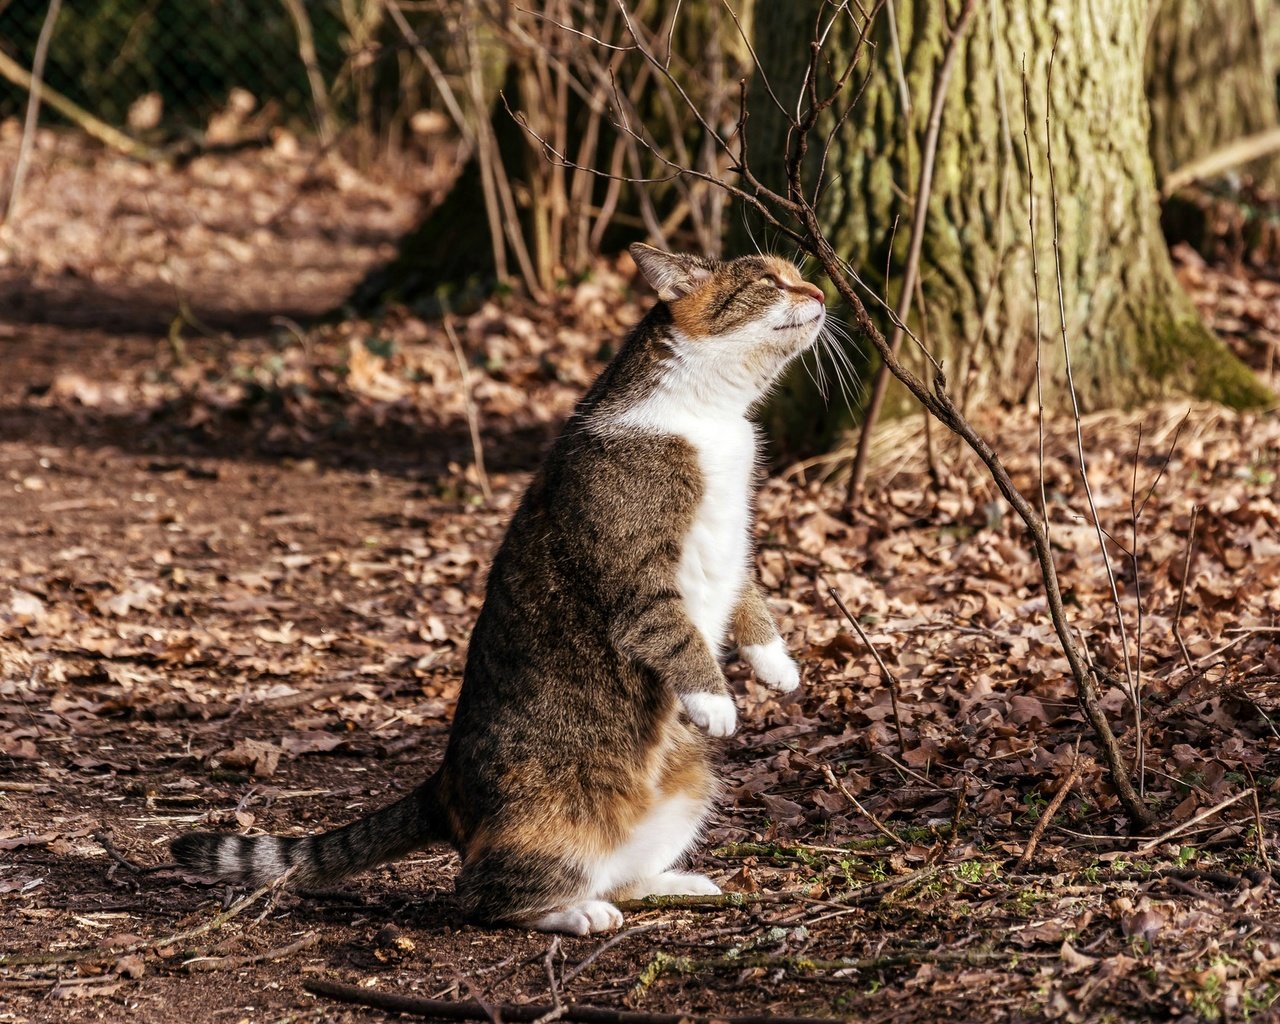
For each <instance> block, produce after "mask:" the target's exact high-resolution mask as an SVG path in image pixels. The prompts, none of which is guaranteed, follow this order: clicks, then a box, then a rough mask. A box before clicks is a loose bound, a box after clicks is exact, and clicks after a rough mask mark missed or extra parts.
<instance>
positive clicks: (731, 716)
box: [680, 693, 738, 736]
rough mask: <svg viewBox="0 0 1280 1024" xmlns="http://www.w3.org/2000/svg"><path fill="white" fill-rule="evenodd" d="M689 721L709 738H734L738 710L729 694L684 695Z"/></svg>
mask: <svg viewBox="0 0 1280 1024" xmlns="http://www.w3.org/2000/svg"><path fill="white" fill-rule="evenodd" d="M680 703H681V704H683V705H684V710H685V714H687V715H688V716H689V721H691V722H692V723H693V724H694V725H696V726H697V727H698V728H699V729H702V730H704V731H705V732H706V733H707V735H709V736H732V735H733V731H734V730H735V729H736V728H737V727H738V709H737V707H735V706H734V703H733V698H732V697H730V696H729V695H728V694H727V693H682V694H680Z"/></svg>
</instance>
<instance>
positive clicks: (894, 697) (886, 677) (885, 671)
mask: <svg viewBox="0 0 1280 1024" xmlns="http://www.w3.org/2000/svg"><path fill="white" fill-rule="evenodd" d="M827 593H828V594H830V595H831V600H833V601H835V603H836V607H837V608H839V609H840V611H841V613H842V614H843V615H844V617H845V618H846V619H848V620H849V625H851V626H852V627H853V628H854V630H855V631H856V632H857V634H858V637H859V638H860V639H861V640H862V642H863V644H864V645H865V646H866V648H867V650H869V651H870V652H871V656H872V657H873V658H875V659H876V664H877V665H879V666H880V674H881V679H882V680H883V681H884V682H886V683H888V685H889V703H890V706H891V707H892V709H893V728H894V731H896V732H897V734H898V756H899V757H902V756H904V755H905V753H906V750H907V746H906V742H905V741H904V740H903V738H902V719H901V718H900V717H899V716H898V677H897V676H895V675H894V674H893V673H892V672H890V671H889V666H888V665H886V664H885V663H884V659H883V658H881V657H880V652H879V651H877V650H876V647H875V644H873V643H872V642H871V638H870V637H868V636H867V634H866V632H864V631H863V628H862V625H861V623H859V622H858V620H857V619H855V618H854V617H853V616H852V615H851V614H850V613H849V609H848V608H846V607H845V606H844V601H842V600H841V599H840V594H839V593H838V592H837V590H836V588H835V587H827Z"/></svg>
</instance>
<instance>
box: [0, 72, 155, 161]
mask: <svg viewBox="0 0 1280 1024" xmlns="http://www.w3.org/2000/svg"><path fill="white" fill-rule="evenodd" d="M0 77H3V78H7V79H8V80H9V81H10V82H12V83H13V84H14V85H16V86H18V88H20V89H28V90H29V89H30V88H31V85H32V79H31V74H30V72H28V71H27V69H26V68H24V67H23V66H22V65H21V64H19V63H18V62H17V61H15V60H14V59H13V58H12V57H10V56H9V55H8V54H6V53H5V52H4V51H3V50H0ZM40 99H41V102H43V103H47V104H48V105H49V106H51V107H52V108H53V109H54V110H56V111H57V112H58V113H59V114H61V115H62V116H63V117H65V118H66V119H67V120H68V121H70V122H71V123H72V124H74V125H76V126H77V127H78V128H80V129H81V130H82V131H84V132H85V134H86V135H91V136H93V137H94V138H95V139H97V140H98V141H99V142H101V143H103V144H104V145H107V146H110V147H111V148H112V149H115V150H119V151H120V152H121V153H124V154H125V155H126V156H131V157H135V158H136V159H138V160H154V159H155V158H156V153H155V151H154V150H153V149H151V148H150V147H149V146H145V145H143V144H142V143H141V142H138V141H136V140H135V139H131V138H129V136H128V135H126V134H125V133H124V132H121V131H117V130H116V129H115V128H112V127H111V125H109V124H107V123H106V122H105V121H99V120H98V119H97V118H96V117H94V116H93V115H92V114H90V113H89V112H88V111H87V110H85V109H84V108H83V107H81V106H78V105H77V104H75V103H73V102H72V101H71V100H69V99H67V97H65V96H63V95H62V93H60V92H58V91H57V90H55V89H51V88H49V86H48V85H46V84H44V83H41V85H40Z"/></svg>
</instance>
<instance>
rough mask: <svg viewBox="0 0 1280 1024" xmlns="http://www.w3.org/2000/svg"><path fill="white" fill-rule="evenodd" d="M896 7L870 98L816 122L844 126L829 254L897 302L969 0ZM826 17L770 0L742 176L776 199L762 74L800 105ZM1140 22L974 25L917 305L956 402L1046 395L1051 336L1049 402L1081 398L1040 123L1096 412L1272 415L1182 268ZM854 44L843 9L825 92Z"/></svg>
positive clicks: (777, 170)
mask: <svg viewBox="0 0 1280 1024" xmlns="http://www.w3.org/2000/svg"><path fill="white" fill-rule="evenodd" d="M890 2H891V3H892V4H893V10H892V12H889V11H882V12H881V14H880V16H879V17H878V18H877V19H876V22H875V24H874V25H873V27H872V29H871V32H870V37H869V41H870V43H871V44H873V45H870V46H867V47H864V48H863V51H862V53H861V55H860V57H859V62H860V63H859V66H858V68H857V69H856V70H855V72H854V74H853V76H852V78H851V80H850V83H849V85H848V86H847V87H846V90H845V92H846V94H854V93H857V91H858V90H861V96H860V98H859V100H858V102H857V104H856V105H855V106H854V108H853V110H852V112H851V113H850V114H849V116H848V117H847V118H846V119H844V120H843V121H842V122H840V123H839V125H838V126H836V118H837V116H838V114H839V113H840V112H842V111H843V108H844V106H845V103H838V104H836V106H835V108H834V109H833V111H832V112H831V113H829V114H828V115H826V116H825V125H824V124H823V122H821V121H820V123H819V127H820V128H823V127H825V128H826V129H827V130H831V129H832V128H833V126H834V136H833V139H832V145H831V150H830V153H829V158H828V161H827V168H826V173H825V175H824V178H823V180H822V181H821V183H820V185H821V198H820V202H819V212H820V215H821V217H822V219H823V221H824V224H823V226H824V228H825V229H827V230H828V231H829V236H830V237H831V239H832V240H833V242H834V244H835V246H836V250H837V251H838V252H839V253H840V254H841V255H842V256H843V257H844V258H845V259H847V260H848V262H849V263H850V264H851V265H852V266H853V267H854V268H855V269H856V270H857V271H858V273H859V275H860V276H861V277H862V278H863V280H864V281H865V282H866V283H867V284H868V286H869V287H870V289H871V291H872V292H873V293H875V294H876V295H877V296H880V297H881V298H882V299H883V300H884V301H885V302H886V303H887V304H888V305H890V306H893V307H894V308H897V306H898V305H899V298H900V297H899V296H898V295H896V294H894V293H893V291H892V290H891V289H889V288H888V285H889V284H890V283H893V282H896V281H897V280H899V279H900V276H901V269H902V262H903V260H904V258H905V252H906V247H907V234H908V231H907V228H906V225H908V224H909V223H910V220H911V212H912V200H913V198H914V197H913V196H911V194H910V193H911V191H912V189H913V188H914V183H915V181H916V179H917V177H918V173H919V162H920V143H921V139H922V138H923V137H924V134H925V128H926V121H927V118H928V115H929V108H930V105H931V101H932V93H933V88H934V82H935V81H936V78H937V72H938V68H939V65H940V64H941V62H942V59H943V55H944V52H945V49H946V44H947V39H948V35H949V25H950V24H951V23H952V22H953V21H954V19H955V17H956V16H957V13H958V11H959V10H960V7H961V3H960V0H947V2H946V3H938V2H936V0H890ZM832 10H833V6H832V5H828V4H824V3H822V2H821V0H796V2H792V3H786V4H781V3H779V4H763V5H761V8H760V11H759V13H758V15H757V19H758V20H757V33H756V41H757V45H756V50H757V54H758V56H759V59H760V73H758V75H757V78H756V80H755V82H754V84H753V87H752V91H751V111H752V116H751V120H750V122H749V129H748V139H749V147H750V148H749V152H748V162H749V163H750V165H751V167H752V169H753V170H754V171H755V173H756V174H757V176H758V177H759V178H760V180H761V181H762V182H763V183H764V184H765V185H768V186H771V187H774V188H783V187H784V186H785V182H784V180H783V178H784V173H783V162H784V155H785V154H784V151H783V143H782V140H783V138H784V135H785V131H786V126H785V121H784V118H783V115H782V114H781V113H780V112H779V111H778V109H777V106H776V104H774V103H773V101H772V99H771V98H770V96H769V92H768V88H767V87H766V82H765V78H766V77H767V79H768V83H769V84H771V85H772V89H773V92H774V94H776V95H777V96H778V97H779V99H781V100H782V101H783V103H787V102H790V103H791V104H794V102H795V97H796V95H797V92H798V89H799V84H800V82H801V80H802V77H803V74H804V69H805V65H806V62H807V59H808V52H809V50H808V40H809V39H811V38H812V37H813V28H814V23H815V20H816V19H818V18H819V17H822V18H823V24H825V23H826V19H829V18H830V17H831V15H830V12H831V11H832ZM824 12H825V13H824ZM1146 14H1147V3H1146V0H1078V2H1075V3H1071V4H1062V5H1045V4H1031V5H1028V4H1023V3H1021V2H1019V0H990V2H985V0H984V2H982V3H981V5H980V6H979V8H978V12H977V15H976V17H975V18H974V20H973V22H972V24H971V25H970V26H969V29H968V32H967V34H966V36H965V38H964V40H963V41H962V43H961V47H962V49H961V52H960V59H959V64H958V66H957V67H956V69H955V73H954V75H953V76H952V80H951V85H950V89H949V94H948V96H947V101H946V105H945V108H944V113H943V122H942V129H941V134H940V137H939V141H938V150H937V160H936V166H935V172H934V184H933V188H932V192H931V195H930V197H929V218H928V223H927V230H926V235H925V239H924V249H923V260H922V265H921V277H920V280H921V289H922V298H923V302H917V303H916V305H915V312H914V314H913V316H912V324H911V326H912V329H913V330H914V331H915V333H916V334H917V336H919V337H921V338H922V339H923V340H925V341H926V342H927V344H928V346H929V347H930V349H931V350H932V351H933V353H934V355H935V356H936V357H937V358H938V359H939V360H940V361H942V362H943V364H944V366H945V367H946V369H947V371H948V376H949V377H950V379H951V381H952V382H953V389H954V394H955V396H956V399H957V401H958V402H963V403H964V404H966V405H969V406H972V405H973V404H974V403H975V402H977V401H986V400H992V399H994V400H998V401H1003V402H1011V403H1019V402H1025V401H1027V400H1028V399H1030V398H1032V397H1033V396H1034V394H1035V388H1036V383H1035V382H1036V374H1035V364H1036V353H1037V343H1039V345H1040V351H1041V356H1042V359H1043V363H1044V377H1045V381H1046V387H1045V393H1046V404H1049V403H1053V404H1055V405H1058V406H1065V405H1066V404H1067V403H1068V401H1069V397H1068V395H1067V393H1066V390H1065V387H1063V386H1061V385H1062V382H1063V381H1064V372H1063V357H1062V344H1061V335H1060V331H1059V324H1058V316H1057V293H1056V288H1055V285H1054V259H1053V253H1054V249H1053V244H1054V236H1053V230H1052V209H1051V206H1050V202H1049V174H1048V171H1049V162H1048V155H1047V154H1048V149H1047V147H1046V126H1045V120H1046V115H1048V118H1049V128H1048V131H1049V132H1050V134H1051V138H1052V153H1053V159H1054V165H1055V173H1056V179H1057V204H1058V222H1059V231H1058V237H1057V244H1058V248H1059V252H1060V257H1061V270H1062V285H1063V303H1064V307H1065V318H1066V333H1067V336H1068V338H1069V341H1070V345H1071V351H1072V361H1073V367H1074V372H1075V383H1076V388H1077V391H1078V394H1079V397H1080V400H1081V404H1082V407H1083V408H1085V409H1097V408H1102V407H1109V406H1128V405H1132V404H1134V403H1137V402H1140V401H1143V400H1146V399H1150V398H1155V397H1157V396H1159V395H1162V394H1165V393H1168V392H1175V391H1176V392H1183V393H1188V394H1193V395H1197V396H1199V397H1204V398H1210V399H1215V400H1218V401H1221V402H1225V403H1227V404H1230V405H1237V406H1251V405H1259V404H1265V403H1267V402H1269V401H1274V398H1275V396H1274V395H1273V394H1272V393H1271V392H1270V391H1269V389H1267V388H1265V387H1264V386H1263V385H1262V384H1261V383H1260V382H1259V381H1258V380H1257V379H1256V378H1255V377H1254V376H1253V374H1252V373H1250V372H1249V370H1248V369H1247V368H1245V367H1244V366H1243V365H1242V364H1241V363H1239V362H1238V361H1237V360H1236V359H1235V358H1234V357H1233V356H1232V355H1231V354H1230V353H1229V352H1228V351H1227V350H1226V349H1225V348H1224V347H1223V346H1222V345H1221V343H1220V342H1219V341H1218V340H1217V339H1216V338H1215V337H1214V336H1213V335H1212V334H1211V333H1210V332H1209V331H1208V329H1207V328H1206V327H1205V326H1204V325H1203V324H1202V323H1201V321H1200V319H1199V317H1198V316H1197V314H1196V312H1195V310H1194V308H1193V307H1192V305H1191V303H1190V301H1189V299H1188V298H1187V297H1186V296H1185V295H1184V294H1183V293H1182V291H1181V290H1180V289H1179V286H1178V284H1177V282H1176V280H1175V279H1174V276H1173V271H1172V267H1171V264H1170V261H1169V256H1168V251H1167V249H1166V247H1165V244H1164V241H1163V239H1162V237H1161V235H1160V230H1159V223H1158V207H1157V203H1156V190H1155V180H1154V176H1153V172H1152V165H1151V159H1150V157H1149V155H1148V153H1147V137H1148V114H1147V107H1146V101H1145V98H1144V94H1143V59H1142V58H1143V52H1144V42H1145V30H1146ZM890 15H892V16H890ZM856 40H857V25H856V24H855V21H854V19H853V18H852V17H843V16H841V17H837V18H836V19H835V22H834V24H833V26H832V28H831V30H830V33H829V34H828V37H827V42H826V45H825V47H824V50H823V53H822V59H821V62H820V66H819V80H820V85H819V95H821V94H822V93H823V92H824V91H825V90H826V88H827V87H829V84H830V82H831V81H832V79H833V77H834V76H838V75H839V74H840V73H841V71H842V70H843V69H844V66H845V63H846V62H847V60H848V58H849V55H850V54H851V53H852V52H853V49H854V46H855V43H856ZM1055 46H1056V50H1055ZM899 54H900V58H899ZM1051 54H1053V75H1052V82H1051V84H1050V85H1047V84H1046V83H1047V74H1048V70H1049V64H1050V57H1051ZM1024 56H1025V61H1026V78H1027V91H1028V101H1029V108H1030V109H1029V115H1028V123H1027V128H1028V143H1027V144H1025V145H1024V140H1023V127H1024V124H1023V99H1022V78H1021V75H1022V71H1021V64H1022V61H1023V59H1024ZM864 82H865V86H864V84H863V83H864ZM821 134H822V135H823V136H825V134H826V132H825V131H824V132H822V133H821ZM1028 148H1029V155H1030V166H1029V167H1028V158H1027V151H1028ZM1028 171H1030V173H1031V175H1032V177H1033V180H1032V183H1031V186H1030V188H1031V190H1033V192H1034V196H1035V224H1036V230H1035V237H1036V259H1037V262H1038V265H1039V277H1040V299H1041V301H1040V315H1039V330H1038V331H1037V312H1036V302H1035V291H1034V288H1033V280H1032V242H1031V231H1030V228H1029V226H1028V196H1029V186H1028ZM805 184H806V187H807V188H809V189H813V188H814V187H815V186H817V185H818V184H819V183H817V182H815V181H812V180H810V181H808V182H806V183H805ZM886 267H887V268H888V273H887V274H886ZM886 292H887V294H886ZM913 349H914V346H913V345H912V344H911V343H910V342H909V341H908V343H907V346H906V349H905V353H904V354H905V357H906V360H907V361H908V362H909V364H910V365H913V367H914V368H915V369H917V370H919V371H923V368H924V363H923V360H922V358H921V357H920V356H919V354H918V353H917V352H915V351H913ZM926 376H928V374H926ZM833 415H836V418H838V415H837V414H834V413H833Z"/></svg>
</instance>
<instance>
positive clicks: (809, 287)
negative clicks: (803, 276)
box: [796, 281, 827, 306]
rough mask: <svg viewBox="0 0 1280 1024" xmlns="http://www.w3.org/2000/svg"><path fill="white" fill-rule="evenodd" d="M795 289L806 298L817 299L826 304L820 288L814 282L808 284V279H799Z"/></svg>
mask: <svg viewBox="0 0 1280 1024" xmlns="http://www.w3.org/2000/svg"><path fill="white" fill-rule="evenodd" d="M796 291H798V292H799V293H800V294H801V295H803V296H805V297H806V298H810V299H815V300H817V301H818V302H820V303H821V304H822V305H824V306H825V305H826V304H827V297H826V296H825V295H824V294H823V293H822V289H821V288H819V287H818V286H817V285H816V284H810V283H809V282H808V281H801V282H800V283H799V284H798V285H796Z"/></svg>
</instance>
